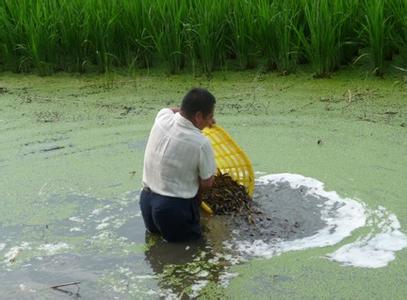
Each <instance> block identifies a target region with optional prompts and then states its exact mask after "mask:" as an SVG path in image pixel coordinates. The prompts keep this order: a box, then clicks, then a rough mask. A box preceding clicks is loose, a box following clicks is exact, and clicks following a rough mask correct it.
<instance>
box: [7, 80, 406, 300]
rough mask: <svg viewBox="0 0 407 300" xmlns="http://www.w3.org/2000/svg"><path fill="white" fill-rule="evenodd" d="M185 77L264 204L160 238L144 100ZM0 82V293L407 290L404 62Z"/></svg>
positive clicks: (168, 98)
mask: <svg viewBox="0 0 407 300" xmlns="http://www.w3.org/2000/svg"><path fill="white" fill-rule="evenodd" d="M196 85H201V86H206V87H209V88H210V89H211V90H212V91H213V92H214V93H215V95H217V96H218V106H217V109H218V114H217V120H218V122H219V123H220V124H221V125H223V127H225V128H226V129H227V130H228V131H229V132H230V133H231V134H232V135H233V136H234V137H235V138H236V140H237V141H238V142H239V143H240V145H241V146H242V147H243V148H244V149H245V150H246V151H247V152H248V154H249V156H250V157H251V159H252V161H253V165H254V168H255V170H256V171H257V177H258V180H257V183H256V191H255V197H254V198H255V201H256V203H257V205H258V207H259V209H261V210H262V211H263V212H264V214H263V216H262V219H261V220H259V221H257V222H256V224H255V225H251V226H249V225H248V224H247V222H246V221H245V219H239V218H234V219H230V218H225V217H211V218H209V217H207V216H203V220H202V221H203V225H204V230H205V239H204V240H202V241H200V242H198V243H186V244H177V245H171V244H167V243H165V242H163V241H162V240H160V239H159V237H156V236H149V235H146V234H145V231H144V227H143V223H142V219H141V216H140V211H139V208H138V195H139V187H140V179H141V165H142V155H143V150H144V146H145V143H146V138H147V135H148V131H149V129H150V126H151V124H152V120H153V117H154V113H155V112H156V111H157V110H158V109H159V108H160V107H162V106H174V105H176V104H177V103H178V102H179V99H180V98H181V97H182V94H183V93H184V92H185V90H187V89H188V88H189V87H191V86H196ZM0 88H1V89H0V102H1V106H0V131H1V139H0V172H1V177H0V193H1V195H2V208H1V214H0V223H1V227H0V232H1V240H0V257H1V259H0V261H1V262H0V268H1V270H2V271H1V272H0V274H1V275H0V277H1V280H0V290H1V294H2V297H3V298H22V299H24V298H27V299H31V298H44V299H47V298H48V299H58V298H61V299H65V298H69V297H70V298H79V297H82V298H90V299H92V298H93V299H101V298H102V299H103V298H105V299H111V298H115V297H116V298H118V299H126V298H153V299H154V298H157V297H159V296H164V297H169V298H171V297H173V298H176V297H187V296H199V295H201V296H203V297H224V296H230V297H233V298H247V297H248V296H250V297H258V298H264V297H269V296H274V297H277V298H287V297H289V298H303V297H305V298H314V297H325V296H328V295H331V294H330V293H331V292H332V291H334V292H335V296H337V297H340V298H346V297H358V298H371V297H372V296H374V297H380V298H383V297H391V298H401V297H402V295H405V294H406V293H407V290H405V287H404V286H405V285H403V284H402V282H404V281H405V272H404V270H405V268H406V267H407V254H406V250H405V247H406V243H407V241H406V236H405V233H406V228H407V227H406V226H407V222H406V220H407V207H406V204H405V195H406V194H407V187H406V185H405V183H404V181H405V179H404V178H405V173H406V172H407V161H406V157H407V152H406V149H407V133H406V126H407V120H406V116H407V115H406V112H407V110H406V108H407V107H406V103H405V99H407V88H406V85H405V83H404V82H403V77H402V76H398V77H395V78H389V79H387V80H380V81H378V80H375V79H366V78H363V79H359V78H357V77H355V75H354V74H351V73H344V74H342V75H338V77H337V78H333V79H331V80H326V81H315V80H311V79H309V78H307V77H306V76H300V75H299V76H296V77H287V78H284V77H277V76H273V75H262V74H256V73H238V74H229V73H222V74H217V75H216V76H215V78H214V79H212V80H211V81H208V80H206V79H205V78H191V77H189V76H174V77H163V76H162V75H159V74H154V73H150V74H138V75H135V76H134V77H132V78H130V77H120V76H117V75H109V76H100V77H71V76H67V75H58V76H55V77H48V78H38V77H35V76H15V75H11V74H3V75H2V76H1V77H0ZM270 174H271V175H270ZM69 282H80V284H78V285H72V286H67V287H65V288H63V291H61V290H53V289H50V288H49V287H50V286H53V285H58V284H63V283H69ZM394 286H397V287H398V288H397V289H394V288H393V287H394Z"/></svg>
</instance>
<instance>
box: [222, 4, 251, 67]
mask: <svg viewBox="0 0 407 300" xmlns="http://www.w3.org/2000/svg"><path fill="white" fill-rule="evenodd" d="M230 5H231V12H230V14H229V15H228V20H229V26H230V30H231V39H230V44H231V51H232V55H233V56H236V58H237V60H238V62H239V66H240V68H242V69H247V68H253V67H255V66H256V55H257V51H258V49H257V45H256V44H255V41H254V37H255V32H256V30H257V22H258V20H257V16H256V14H255V13H254V12H255V10H254V7H255V6H254V5H253V3H252V2H250V1H241V0H230Z"/></svg>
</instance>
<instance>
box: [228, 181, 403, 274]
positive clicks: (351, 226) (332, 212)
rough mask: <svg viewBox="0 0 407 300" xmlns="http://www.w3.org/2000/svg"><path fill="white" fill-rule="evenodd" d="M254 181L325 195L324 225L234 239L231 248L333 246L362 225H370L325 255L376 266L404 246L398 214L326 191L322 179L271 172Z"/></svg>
mask: <svg viewBox="0 0 407 300" xmlns="http://www.w3.org/2000/svg"><path fill="white" fill-rule="evenodd" d="M257 181H258V183H259V184H275V185H277V184H279V183H289V185H290V187H291V188H292V189H298V188H300V187H305V188H306V189H307V194H308V195H311V196H313V197H317V198H319V197H321V198H323V199H327V200H326V201H325V202H324V204H323V205H322V206H321V219H322V220H323V221H324V222H325V223H326V226H325V227H324V228H322V229H321V230H319V231H318V232H317V233H316V234H314V235H312V236H309V237H305V238H301V239H297V240H292V241H283V240H281V239H275V240H271V241H267V242H265V241H263V240H255V241H237V240H235V241H234V242H233V244H234V247H233V248H234V249H237V250H238V251H239V252H241V253H244V254H249V255H251V256H259V257H266V258H270V257H272V256H275V255H279V254H281V253H284V252H287V251H292V250H304V249H308V248H314V247H325V246H332V245H335V244H337V243H339V242H340V241H342V240H343V239H344V238H346V237H349V236H350V235H351V234H352V232H353V231H354V230H355V229H357V228H360V227H364V226H369V227H372V230H371V232H370V234H368V235H367V236H364V237H360V238H358V239H357V240H356V241H355V242H353V243H350V244H347V245H344V246H342V247H341V248H339V249H338V250H336V251H335V252H334V253H331V254H329V255H328V258H329V259H331V260H333V261H337V262H340V263H342V264H343V265H349V266H356V267H367V268H379V267H384V266H386V265H387V264H388V263H389V262H390V261H392V260H394V259H395V252H396V251H399V250H401V249H403V248H405V247H407V236H406V235H405V234H404V233H402V232H401V231H400V223H399V221H398V220H397V217H396V216H395V215H394V214H391V213H389V212H388V211H387V210H386V209H385V208H384V207H382V206H380V207H379V208H378V209H377V210H375V211H373V212H372V211H369V210H368V209H367V208H366V205H365V204H363V203H362V202H361V201H357V200H354V199H350V198H342V197H340V196H339V195H338V194H337V193H336V192H335V191H325V190H324V184H323V183H322V182H320V181H318V180H316V179H314V178H309V177H304V176H302V175H298V174H288V173H283V174H271V175H266V176H262V177H260V178H259V179H258V180H257Z"/></svg>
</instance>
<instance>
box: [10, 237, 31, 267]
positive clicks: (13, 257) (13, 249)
mask: <svg viewBox="0 0 407 300" xmlns="http://www.w3.org/2000/svg"><path fill="white" fill-rule="evenodd" d="M25 249H31V247H30V244H29V243H27V242H22V243H21V245H20V246H15V247H11V248H10V249H9V251H8V252H7V253H6V254H4V258H5V262H6V263H8V264H10V263H13V262H14V261H15V260H16V259H17V256H18V255H19V254H20V253H21V251H23V250H25Z"/></svg>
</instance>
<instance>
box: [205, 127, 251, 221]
mask: <svg viewBox="0 0 407 300" xmlns="http://www.w3.org/2000/svg"><path fill="white" fill-rule="evenodd" d="M202 132H203V134H204V135H205V136H207V137H208V138H209V139H210V141H211V143H212V148H213V151H214V154H215V161H216V166H217V168H218V169H219V170H220V172H221V173H222V174H225V173H227V174H229V176H230V177H232V178H233V179H234V180H235V181H236V182H238V183H240V184H241V185H243V186H245V187H246V190H247V193H248V194H249V196H250V197H252V196H253V191H254V172H253V167H252V163H251V162H250V160H249V158H248V156H247V155H246V153H245V152H244V151H243V150H242V149H241V148H240V147H239V145H238V144H237V143H236V142H235V141H234V140H233V139H232V137H231V136H230V135H229V134H228V133H227V132H226V131H225V130H224V129H223V128H222V127H220V126H219V125H214V126H212V127H211V128H205V129H204V130H203V131H202ZM201 207H202V209H203V210H205V211H206V212H208V213H210V214H212V213H213V211H212V209H211V208H210V207H209V206H208V205H207V204H206V203H205V202H202V205H201Z"/></svg>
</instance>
